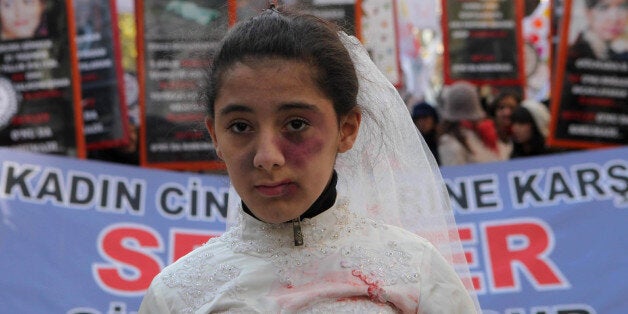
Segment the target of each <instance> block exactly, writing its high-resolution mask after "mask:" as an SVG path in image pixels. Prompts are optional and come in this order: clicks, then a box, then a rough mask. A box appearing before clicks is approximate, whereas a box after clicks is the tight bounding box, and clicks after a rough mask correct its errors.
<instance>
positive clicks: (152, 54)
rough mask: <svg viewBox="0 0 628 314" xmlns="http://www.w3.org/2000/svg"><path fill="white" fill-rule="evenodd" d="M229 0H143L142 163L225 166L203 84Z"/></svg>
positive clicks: (140, 35) (223, 28) (195, 167)
mask: <svg viewBox="0 0 628 314" xmlns="http://www.w3.org/2000/svg"><path fill="white" fill-rule="evenodd" d="M227 12H228V6H227V0H209V1H208V0H205V1H202V0H194V1H179V0H140V1H138V6H137V7H136V14H137V18H138V30H137V31H138V49H139V58H138V74H139V82H140V109H141V110H140V112H141V114H140V116H141V117H140V119H141V122H140V124H141V128H140V164H141V165H142V166H145V167H157V168H168V169H186V170H208V169H217V168H223V167H224V166H223V164H222V162H220V160H219V159H218V157H217V156H216V152H215V149H214V146H213V144H212V142H211V139H210V137H209V133H208V132H207V130H206V128H205V124H204V123H203V121H204V120H205V115H206V108H205V104H203V103H201V101H200V90H201V88H203V86H204V85H205V84H206V79H207V74H208V69H209V66H210V64H211V60H212V56H213V53H214V52H215V49H216V48H217V46H218V43H219V41H220V40H221V39H222V37H223V36H224V34H225V33H226V31H227V28H228V21H229V18H228V14H227Z"/></svg>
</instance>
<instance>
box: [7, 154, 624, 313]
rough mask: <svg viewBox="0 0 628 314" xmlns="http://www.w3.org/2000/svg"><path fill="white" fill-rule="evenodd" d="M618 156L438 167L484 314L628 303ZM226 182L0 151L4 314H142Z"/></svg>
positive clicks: (212, 231)
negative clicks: (154, 283)
mask: <svg viewBox="0 0 628 314" xmlns="http://www.w3.org/2000/svg"><path fill="white" fill-rule="evenodd" d="M626 156H628V147H621V148H613V149H604V150H596V151H587V152H575V153H565V154H560V155H552V156H545V157H535V158H528V159H521V160H513V161H509V162H500V163H488V164H475V165H467V166H454V167H444V168H442V173H443V175H444V177H445V183H446V184H447V188H448V190H449V192H450V195H451V201H452V205H453V210H454V211H455V215H456V219H457V223H458V232H459V234H460V237H461V240H462V243H463V248H464V250H465V256H466V258H467V260H468V262H469V265H470V270H471V275H472V280H473V282H474V285H475V287H476V290H477V293H478V296H479V300H480V303H481V305H482V308H483V309H484V313H489V314H493V313H503V314H514V313H516V314H528V313H530V314H567V313H578V314H586V313H588V314H592V313H605V314H615V313H617V314H619V313H625V312H626V310H628V300H626V298H625V295H626V293H628V283H627V282H626V281H625V280H623V279H624V278H623V276H622V275H623V274H625V273H626V272H627V271H628V265H627V264H626V263H625V262H624V261H625V256H624V253H625V247H626V244H625V240H624V239H625V238H626V236H628V229H626V227H625V222H626V219H627V218H628V212H627V211H626V209H628V159H627V158H626ZM228 185H229V181H228V178H227V177H226V176H224V175H197V174H192V173H181V172H171V171H164V170H154V169H144V168H138V167H131V166H122V165H117V164H112V163H104V162H95V161H77V160H76V159H73V158H67V157H58V156H50V155H40V154H32V153H27V152H21V151H17V150H9V149H5V148H0V268H1V269H3V276H2V277H0V291H2V293H0V304H2V306H3V311H6V312H7V313H72V314H79V313H81V314H88V313H89V314H99V313H119V314H124V313H133V312H136V311H137V309H138V308H139V304H140V302H141V299H142V296H143V294H144V293H145V291H146V289H147V288H148V286H149V284H150V282H151V280H152V279H153V277H154V276H155V275H156V274H157V273H159V271H160V270H161V269H162V268H163V267H165V266H166V265H168V264H170V263H172V262H173V261H175V260H177V259H178V258H180V257H181V256H183V255H185V254H186V253H188V252H190V251H191V250H192V249H194V248H195V247H198V246H200V245H202V244H203V243H205V242H206V241H207V240H208V239H210V238H212V237H215V236H219V235H220V234H222V233H223V232H224V230H225V224H226V216H227V213H226V208H227V202H228V197H229V195H228V192H229V188H228ZM420 188H421V187H417V189H420ZM306 245H307V243H306ZM605 287H609V288H611V289H605Z"/></svg>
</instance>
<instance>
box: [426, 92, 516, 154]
mask: <svg viewBox="0 0 628 314" xmlns="http://www.w3.org/2000/svg"><path fill="white" fill-rule="evenodd" d="M443 93H444V94H443V98H442V101H443V103H442V107H441V111H440V116H441V118H442V120H443V122H442V124H441V134H440V136H439V139H438V154H439V156H440V161H441V165H442V166H452V165H464V164H470V163H480V162H491V161H499V160H504V159H505V158H504V157H502V155H503V153H500V151H499V145H498V143H497V142H498V138H497V131H496V130H495V125H494V123H493V120H491V119H489V118H487V116H486V112H485V111H484V110H483V109H482V106H481V104H480V98H479V96H478V92H477V89H476V88H475V86H474V85H473V84H471V83H469V82H465V81H458V82H456V83H454V84H452V85H451V86H448V87H446V88H445V89H444V90H443Z"/></svg>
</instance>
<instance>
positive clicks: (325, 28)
mask: <svg viewBox="0 0 628 314" xmlns="http://www.w3.org/2000/svg"><path fill="white" fill-rule="evenodd" d="M338 32H339V28H338V27H337V26H336V25H335V24H332V23H331V22H328V21H325V20H323V19H321V18H318V17H315V16H313V15H307V14H297V13H292V12H290V11H285V10H283V9H281V8H277V7H274V8H273V7H271V8H270V9H267V10H265V11H263V12H262V13H260V14H259V15H257V16H255V17H253V18H251V19H249V20H247V21H243V22H241V23H238V24H237V25H236V26H235V27H233V28H232V29H230V30H229V32H228V33H227V35H226V36H225V37H224V38H223V40H222V42H221V45H220V48H219V50H218V51H217V53H216V55H215V56H214V60H213V63H212V66H211V68H210V74H209V82H208V84H207V88H206V89H205V91H204V92H205V94H204V95H203V96H204V97H205V101H206V104H207V111H208V114H209V115H210V116H211V117H213V116H214V102H215V100H216V98H217V97H218V94H219V93H220V88H221V84H222V80H223V75H224V74H225V72H227V71H228V70H229V69H230V68H231V67H232V66H234V65H235V64H237V63H243V64H254V63H256V62H260V61H263V60H264V59H272V58H284V59H288V60H298V61H303V62H306V63H307V64H309V65H310V66H311V67H312V69H313V73H314V75H315V77H314V78H313V79H314V82H316V84H317V85H318V86H319V87H320V89H321V90H322V91H323V92H324V93H325V95H326V96H327V97H329V98H330V99H331V100H332V102H333V105H334V110H335V112H336V114H337V116H338V119H340V117H342V116H344V115H346V114H347V113H349V112H350V111H351V110H352V109H353V108H354V107H355V106H356V105H357V100H356V99H357V94H358V78H357V75H356V71H355V68H354V65H353V62H352V61H351V57H350V55H349V53H348V51H347V50H346V48H345V47H344V45H343V44H342V41H341V40H340V39H339V37H338Z"/></svg>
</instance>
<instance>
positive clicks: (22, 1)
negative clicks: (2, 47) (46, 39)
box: [0, 0, 44, 40]
mask: <svg viewBox="0 0 628 314" xmlns="http://www.w3.org/2000/svg"><path fill="white" fill-rule="evenodd" d="M43 11H44V5H43V3H42V0H0V19H1V20H2V39H4V40H10V39H22V38H31V37H33V36H34V35H35V32H36V31H37V27H38V26H39V23H40V22H41V15H42V13H43Z"/></svg>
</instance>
